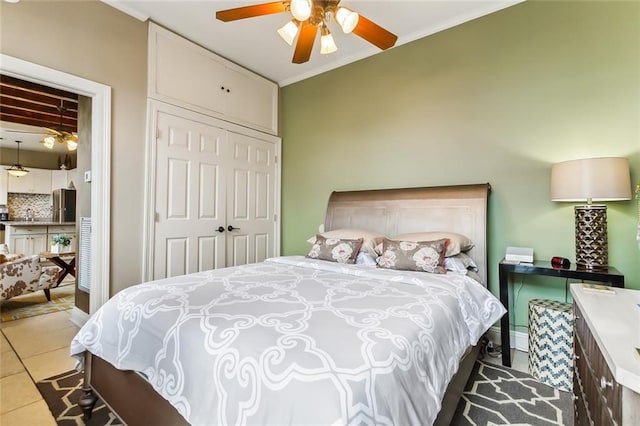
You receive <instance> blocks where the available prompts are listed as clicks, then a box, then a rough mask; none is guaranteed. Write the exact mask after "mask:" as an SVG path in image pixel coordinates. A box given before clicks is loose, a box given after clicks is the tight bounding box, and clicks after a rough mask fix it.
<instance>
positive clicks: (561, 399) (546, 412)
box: [451, 361, 573, 426]
mask: <svg viewBox="0 0 640 426" xmlns="http://www.w3.org/2000/svg"><path fill="white" fill-rule="evenodd" d="M471 379H473V380H471ZM471 379H469V382H467V386H466V387H465V390H464V394H463V395H462V398H461V399H460V402H459V403H458V407H457V408H456V414H455V417H454V418H453V421H452V422H451V424H452V425H456V426H476V425H478V426H480V425H482V426H497V425H521V426H524V425H531V426H543V425H545V426H546V425H567V426H570V425H573V400H572V398H571V394H570V393H569V392H564V391H560V390H557V389H555V388H552V387H551V386H547V385H545V384H542V383H540V382H538V381H537V380H536V379H534V378H533V377H532V376H530V375H529V374H526V373H522V372H520V371H517V370H513V369H511V368H507V367H503V366H501V365H495V364H489V363H486V362H482V361H477V362H476V364H475V365H474V367H473V371H472V373H471Z"/></svg>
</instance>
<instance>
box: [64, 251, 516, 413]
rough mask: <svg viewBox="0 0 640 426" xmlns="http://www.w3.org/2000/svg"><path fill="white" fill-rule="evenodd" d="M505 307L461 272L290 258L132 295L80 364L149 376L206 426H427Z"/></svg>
mask: <svg viewBox="0 0 640 426" xmlns="http://www.w3.org/2000/svg"><path fill="white" fill-rule="evenodd" d="M504 312H505V310H504V308H503V307H502V305H501V304H500V302H499V301H498V300H497V299H496V298H495V297H494V296H493V295H491V293H490V292H489V291H487V290H486V289H485V288H484V287H483V286H482V285H481V284H479V283H478V282H476V281H474V280H473V279H471V278H469V277H467V276H465V275H462V274H456V273H448V274H446V275H435V274H427V273H420V272H399V271H391V270H380V269H377V268H371V267H364V266H358V265H340V264H337V263H331V262H325V261H320V260H311V259H305V258H303V257H298V256H291V257H280V258H273V259H268V260H266V261H265V262H263V263H258V264H251V265H245V266H239V267H233V268H225V269H218V270H212V271H207V272H201V273H196V274H191V275H186V276H181V277H174V278H168V279H162V280H157V281H152V282H148V283H144V284H140V285H136V286H133V287H130V288H127V289H125V290H123V291H121V292H119V293H118V294H116V295H115V296H114V297H113V298H112V299H111V300H109V301H108V302H107V303H106V304H105V305H104V306H103V307H102V308H101V309H100V310H99V311H98V312H96V313H95V314H94V315H92V316H91V318H90V319H89V321H88V322H87V323H86V324H85V326H84V327H82V329H81V330H80V331H79V332H78V334H77V335H76V337H75V338H74V339H73V341H72V342H71V355H73V356H75V357H76V358H77V359H78V361H79V362H82V352H83V351H85V350H88V351H90V352H92V353H93V354H95V355H97V356H99V357H101V358H103V359H104V360H106V361H107V362H109V363H111V364H112V365H114V366H115V367H116V368H119V369H121V370H134V371H138V372H141V373H143V374H144V375H145V376H146V378H147V379H148V381H149V382H150V383H151V385H152V386H153V387H154V388H155V390H156V391H157V392H158V393H160V394H161V395H162V396H163V397H164V398H165V399H167V400H168V401H169V402H170V403H171V404H172V405H173V406H174V407H175V408H176V409H177V410H178V412H179V413H180V414H181V415H182V416H183V417H184V418H185V419H186V420H187V421H188V422H189V423H191V424H194V425H214V424H221V425H241V424H255V425H284V424H292V425H310V424H314V425H316V424H323V425H335V424H340V425H342V424H389V425H392V424H394V425H409V424H423V425H428V424H431V423H432V422H433V421H434V419H435V417H436V415H437V413H438V411H439V409H440V401H441V398H442V396H443V395H444V392H445V389H446V387H447V384H448V382H449V380H450V379H451V377H452V376H453V375H454V374H455V372H456V371H457V368H458V360H459V359H460V357H461V355H462V354H463V352H464V351H465V349H466V348H467V347H468V346H469V345H474V344H476V343H477V341H478V339H479V338H480V337H481V335H482V333H484V332H485V331H486V330H487V329H488V328H489V327H490V326H491V325H492V324H493V323H494V322H495V321H497V320H498V319H499V318H500V317H501V316H502V315H503V314H504ZM78 367H79V368H81V365H80V364H79V365H78Z"/></svg>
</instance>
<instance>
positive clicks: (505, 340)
mask: <svg viewBox="0 0 640 426" xmlns="http://www.w3.org/2000/svg"><path fill="white" fill-rule="evenodd" d="M510 274H521V275H544V276H549V277H558V278H573V279H577V280H582V281H595V282H601V283H606V284H610V285H612V286H613V287H624V275H622V274H621V273H620V272H619V271H618V270H617V269H616V268H614V267H611V266H610V267H609V268H607V269H606V270H597V271H595V270H585V269H578V268H576V267H570V268H554V267H553V266H551V262H549V261H547V260H536V261H535V262H533V263H520V264H513V263H505V261H504V260H502V261H501V262H500V263H499V264H498V276H499V281H500V302H501V303H502V305H503V306H504V307H505V309H506V310H507V313H506V314H504V315H503V316H502V319H501V320H500V337H501V343H500V344H501V345H502V365H504V366H505V367H511V336H510V332H511V325H510V322H509V276H510Z"/></svg>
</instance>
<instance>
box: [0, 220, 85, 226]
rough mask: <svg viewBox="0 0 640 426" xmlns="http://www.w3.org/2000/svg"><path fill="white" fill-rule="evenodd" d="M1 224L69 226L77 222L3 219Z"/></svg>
mask: <svg viewBox="0 0 640 426" xmlns="http://www.w3.org/2000/svg"><path fill="white" fill-rule="evenodd" d="M0 224H2V225H5V226H68V225H75V224H76V223H75V222H54V221H52V220H47V219H45V220H3V221H0Z"/></svg>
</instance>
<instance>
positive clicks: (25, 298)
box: [0, 281, 76, 322]
mask: <svg viewBox="0 0 640 426" xmlns="http://www.w3.org/2000/svg"><path fill="white" fill-rule="evenodd" d="M74 284H75V281H71V282H70V283H67V282H66V281H63V282H62V284H61V286H60V287H56V288H52V289H51V291H50V292H51V302H48V301H47V298H46V296H45V295H44V291H36V292H33V293H27V294H23V295H22V296H16V297H13V298H11V299H9V300H3V301H2V302H0V311H1V312H2V322H6V321H13V320H17V319H22V318H29V317H34V316H36V315H44V314H50V313H52V312H58V311H66V310H69V309H71V308H73V306H74V304H75V302H74V301H75V291H76V287H75V285H74Z"/></svg>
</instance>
